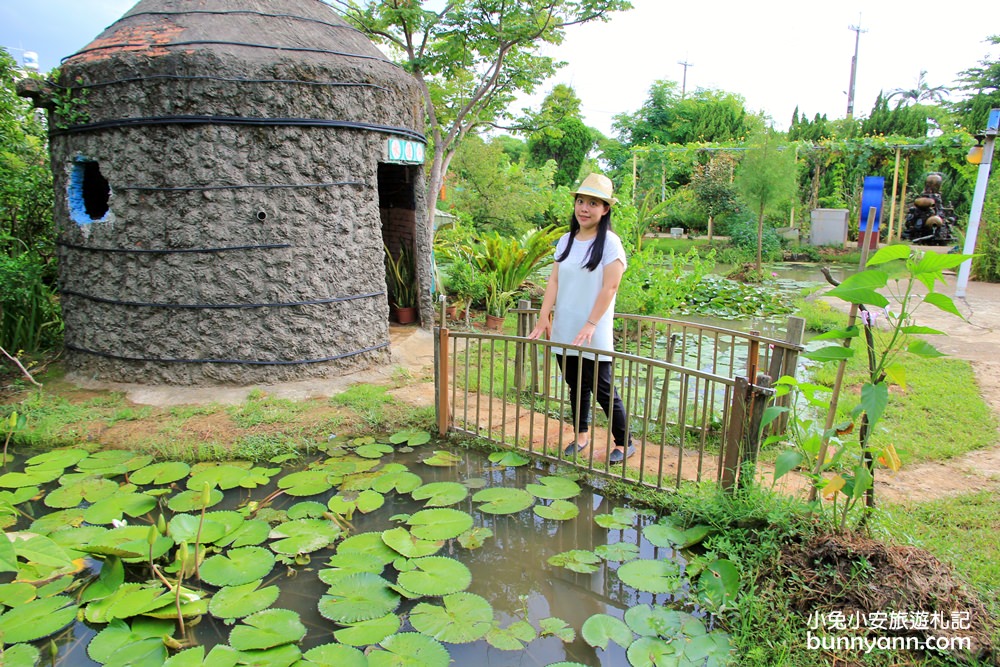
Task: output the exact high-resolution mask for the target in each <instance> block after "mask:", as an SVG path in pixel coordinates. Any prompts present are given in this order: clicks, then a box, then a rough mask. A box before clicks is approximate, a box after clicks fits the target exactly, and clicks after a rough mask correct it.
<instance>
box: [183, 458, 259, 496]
mask: <svg viewBox="0 0 1000 667" xmlns="http://www.w3.org/2000/svg"><path fill="white" fill-rule="evenodd" d="M246 475H247V470H246V469H245V468H240V467H237V466H234V465H225V464H219V465H209V466H207V467H205V466H203V467H202V468H201V469H200V470H198V472H196V473H194V474H193V475H191V477H189V478H188V481H187V488H188V490H189V491H199V492H200V491H201V490H202V489H203V488H205V484H208V486H209V488H211V489H220V490H222V491H227V490H229V489H235V488H237V487H238V486H240V483H241V482H242V481H243V478H244V477H245V476H246Z"/></svg>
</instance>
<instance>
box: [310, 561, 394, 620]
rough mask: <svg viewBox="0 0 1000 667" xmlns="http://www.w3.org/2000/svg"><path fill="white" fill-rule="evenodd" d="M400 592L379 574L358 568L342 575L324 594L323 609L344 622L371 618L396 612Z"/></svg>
mask: <svg viewBox="0 0 1000 667" xmlns="http://www.w3.org/2000/svg"><path fill="white" fill-rule="evenodd" d="M397 606H399V596H398V595H396V593H395V592H393V590H392V589H391V588H390V587H389V582H388V581H386V580H385V579H383V578H382V577H380V576H379V575H377V574H372V573H370V572H358V573H355V574H349V575H347V576H344V577H341V578H340V579H339V580H337V581H335V582H333V584H332V585H331V586H330V587H329V588H328V589H327V594H326V595H324V596H323V597H322V598H320V601H319V613H320V614H322V615H323V617H324V618H327V619H329V620H331V621H334V622H336V623H339V624H341V625H344V624H347V623H357V622H359V621H371V620H374V619H376V618H381V617H382V616H385V615H386V614H389V613H392V612H393V611H394V610H395V609H396V607H397Z"/></svg>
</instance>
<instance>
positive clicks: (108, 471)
mask: <svg viewBox="0 0 1000 667" xmlns="http://www.w3.org/2000/svg"><path fill="white" fill-rule="evenodd" d="M152 462H153V457H152V456H149V455H147V454H136V453H135V452H131V451H128V450H124V449H105V450H104V451H100V452H94V453H93V454H91V455H89V456H88V457H87V458H85V459H81V460H80V462H79V463H77V464H76V469H77V470H80V471H83V472H90V473H93V474H99V475H104V476H105V477H114V476H115V475H124V474H125V473H127V472H132V471H133V470H138V469H140V468H145V467H146V466H148V465H149V464H150V463H152Z"/></svg>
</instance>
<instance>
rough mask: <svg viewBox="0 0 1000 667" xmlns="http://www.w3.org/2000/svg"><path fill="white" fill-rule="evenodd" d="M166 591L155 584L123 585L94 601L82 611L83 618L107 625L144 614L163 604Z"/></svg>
mask: <svg viewBox="0 0 1000 667" xmlns="http://www.w3.org/2000/svg"><path fill="white" fill-rule="evenodd" d="M164 593H166V589H165V588H164V587H163V586H162V585H160V584H159V583H156V584H155V585H149V586H146V585H143V584H138V583H127V584H123V585H122V586H121V587H120V588H119V589H118V590H116V591H115V592H114V593H112V594H111V595H109V596H107V597H104V598H101V599H100V600H95V601H94V602H91V603H90V604H88V605H87V607H86V608H85V609H84V617H85V618H86V619H87V620H88V621H90V622H91V623H108V622H110V621H111V620H113V619H116V618H130V617H132V616H138V615H140V614H145V613H146V612H148V611H152V610H154V609H156V608H158V607H162V606H163V604H164V600H163V594H164Z"/></svg>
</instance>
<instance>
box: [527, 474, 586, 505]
mask: <svg viewBox="0 0 1000 667" xmlns="http://www.w3.org/2000/svg"><path fill="white" fill-rule="evenodd" d="M538 481H539V484H528V485H526V486H525V487H524V488H525V490H526V491H527V492H528V493H530V494H531V495H533V496H535V497H536V498H542V499H544V500H566V499H567V498H575V497H577V496H578V495H580V491H581V489H580V485H579V484H577V483H576V482H574V481H573V480H571V479H566V478H565V477H542V478H541V479H539V480H538Z"/></svg>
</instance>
